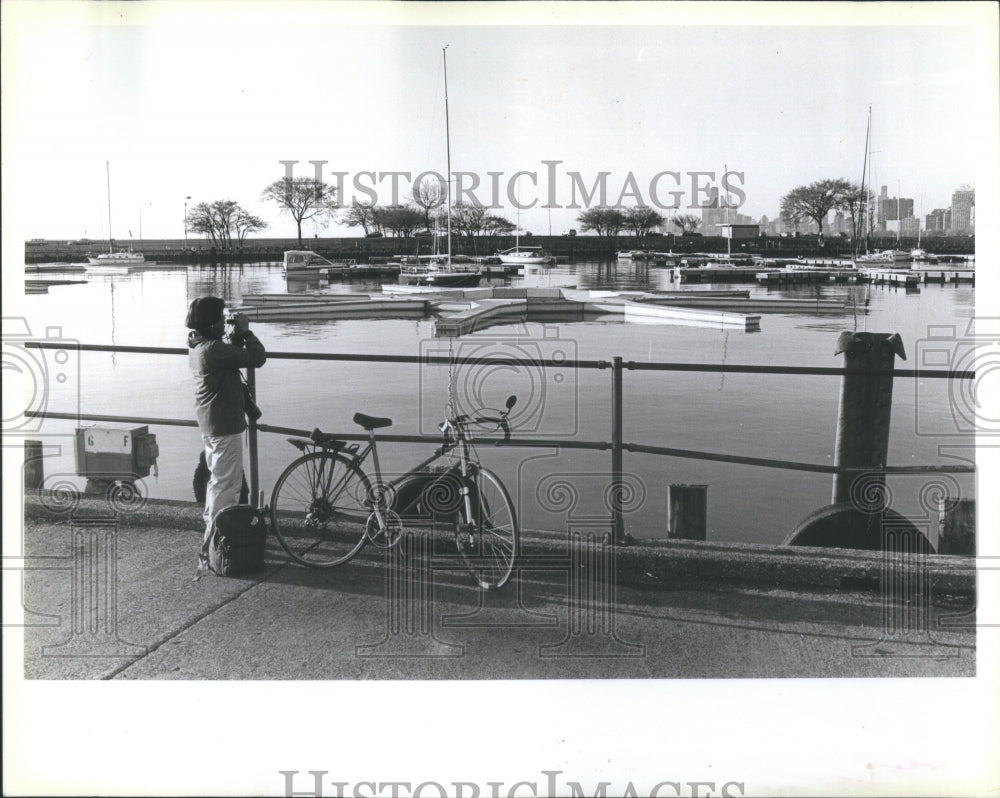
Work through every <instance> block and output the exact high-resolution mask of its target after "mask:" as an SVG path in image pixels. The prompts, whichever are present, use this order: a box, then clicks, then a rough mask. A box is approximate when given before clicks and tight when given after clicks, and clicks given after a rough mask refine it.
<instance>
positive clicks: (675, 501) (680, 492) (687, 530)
mask: <svg viewBox="0 0 1000 798" xmlns="http://www.w3.org/2000/svg"><path fill="white" fill-rule="evenodd" d="M667 538H668V539H671V540H707V538H708V485H669V486H668V487H667Z"/></svg>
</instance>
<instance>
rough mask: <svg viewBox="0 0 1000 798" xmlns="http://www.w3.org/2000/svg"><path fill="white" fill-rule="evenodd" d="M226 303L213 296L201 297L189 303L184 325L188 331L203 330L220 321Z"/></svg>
mask: <svg viewBox="0 0 1000 798" xmlns="http://www.w3.org/2000/svg"><path fill="white" fill-rule="evenodd" d="M225 306H226V303H225V302H224V301H223V300H221V299H219V298H218V297H214V296H206V297H201V298H200V299H196V300H194V302H192V303H191V307H190V309H189V310H188V314H187V320H186V321H185V324H187V327H188V329H189V330H205V329H208V328H209V327H211V326H212V325H213V324H215V323H216V322H217V321H220V320H221V319H222V309H223V308H224V307H225Z"/></svg>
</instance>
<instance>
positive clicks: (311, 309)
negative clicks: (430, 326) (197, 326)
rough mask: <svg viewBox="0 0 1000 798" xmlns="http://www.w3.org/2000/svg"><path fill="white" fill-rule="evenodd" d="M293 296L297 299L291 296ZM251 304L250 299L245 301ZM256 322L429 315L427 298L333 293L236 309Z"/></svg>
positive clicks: (397, 317) (420, 316)
mask: <svg viewBox="0 0 1000 798" xmlns="http://www.w3.org/2000/svg"><path fill="white" fill-rule="evenodd" d="M289 296H294V295H293V294H290V295H289ZM244 301H247V300H244ZM233 310H235V311H239V312H240V313H243V314H245V315H246V316H247V318H248V319H250V321H253V322H266V321H296V320H309V319H327V320H336V319H414V318H423V317H424V316H426V315H427V314H428V313H429V306H428V303H427V300H426V299H409V298H392V297H385V298H382V299H374V298H371V297H368V296H364V295H355V296H352V297H347V298H345V297H344V296H343V295H341V296H337V295H335V294H331V295H330V298H329V299H325V300H322V301H312V302H298V301H295V300H292V301H290V302H284V303H281V302H261V303H260V304H258V305H257V306H253V305H243V306H241V307H237V308H233Z"/></svg>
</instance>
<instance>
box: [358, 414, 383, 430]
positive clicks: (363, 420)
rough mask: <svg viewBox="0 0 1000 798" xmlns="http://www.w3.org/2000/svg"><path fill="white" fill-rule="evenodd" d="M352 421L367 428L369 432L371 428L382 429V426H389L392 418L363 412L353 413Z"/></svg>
mask: <svg viewBox="0 0 1000 798" xmlns="http://www.w3.org/2000/svg"><path fill="white" fill-rule="evenodd" d="M354 423H355V424H358V425H359V426H361V427H363V428H364V429H366V430H368V432H371V431H372V430H373V429H382V427H391V426H392V419H391V418H378V417H376V416H367V415H365V414H364V413H355V414H354Z"/></svg>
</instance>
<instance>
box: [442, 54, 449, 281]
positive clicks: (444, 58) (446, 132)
mask: <svg viewBox="0 0 1000 798" xmlns="http://www.w3.org/2000/svg"><path fill="white" fill-rule="evenodd" d="M448 47H449V45H447V44H446V45H445V46H444V47H443V48H442V49H441V59H442V61H443V62H444V135H445V143H446V146H447V150H448V174H447V176H446V180H445V182H446V183H447V184H448V186H447V187H448V263H449V264H450V263H451V124H450V121H449V118H448V52H447V51H448Z"/></svg>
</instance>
